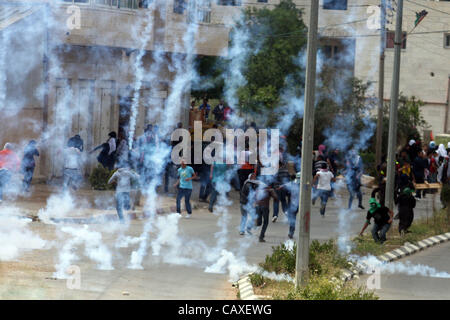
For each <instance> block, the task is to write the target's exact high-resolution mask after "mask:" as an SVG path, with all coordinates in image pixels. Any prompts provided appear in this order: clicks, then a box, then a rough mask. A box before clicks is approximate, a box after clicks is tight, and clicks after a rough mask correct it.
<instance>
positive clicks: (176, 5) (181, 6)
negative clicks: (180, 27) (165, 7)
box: [173, 0, 186, 14]
mask: <svg viewBox="0 0 450 320" xmlns="http://www.w3.org/2000/svg"><path fill="white" fill-rule="evenodd" d="M184 10H186V1H185V0H174V2H173V13H177V14H183V13H184Z"/></svg>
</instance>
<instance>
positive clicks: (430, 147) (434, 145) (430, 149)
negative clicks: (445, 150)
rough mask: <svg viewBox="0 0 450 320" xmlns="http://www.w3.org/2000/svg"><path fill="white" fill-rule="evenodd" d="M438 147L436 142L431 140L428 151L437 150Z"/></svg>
mask: <svg viewBox="0 0 450 320" xmlns="http://www.w3.org/2000/svg"><path fill="white" fill-rule="evenodd" d="M436 149H437V146H436V142H434V141H430V144H429V145H428V151H430V152H432V151H435V150H436Z"/></svg>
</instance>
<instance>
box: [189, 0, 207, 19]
mask: <svg viewBox="0 0 450 320" xmlns="http://www.w3.org/2000/svg"><path fill="white" fill-rule="evenodd" d="M188 22H195V23H199V22H200V23H211V0H196V1H194V0H191V1H189V3H188Z"/></svg>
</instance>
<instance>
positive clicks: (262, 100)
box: [192, 0, 307, 112]
mask: <svg viewBox="0 0 450 320" xmlns="http://www.w3.org/2000/svg"><path fill="white" fill-rule="evenodd" d="M302 15H303V11H302V10H301V9H298V8H297V7H296V6H295V4H294V3H293V2H292V0H281V2H280V3H279V4H278V5H276V6H275V7H274V8H273V9H268V8H261V9H257V8H254V7H250V8H247V9H245V10H244V11H243V18H242V19H241V20H239V21H238V22H237V23H236V24H235V25H234V26H233V28H232V29H231V31H230V35H231V36H230V38H231V39H233V36H232V35H233V34H235V33H239V32H240V31H243V30H244V31H245V32H246V33H248V34H249V35H250V36H249V41H248V42H247V43H246V48H247V49H249V50H250V52H251V54H250V55H249V58H248V61H247V63H246V64H245V66H246V67H245V70H243V75H244V77H245V80H246V85H245V86H243V87H241V88H239V89H238V90H237V95H238V98H239V108H240V109H241V110H244V111H246V112H258V111H261V109H269V110H271V109H274V108H275V107H276V106H277V104H278V102H279V99H280V93H281V91H282V90H283V88H285V87H286V79H288V78H289V79H291V82H292V83H295V85H296V86H297V87H298V88H299V94H300V91H301V90H302V88H303V87H304V76H303V72H302V71H303V67H302V66H301V65H299V64H298V63H297V62H296V61H295V58H296V57H297V56H298V55H299V53H300V52H301V51H302V50H304V49H305V46H306V39H307V38H306V35H307V28H306V26H305V24H304V23H303V20H302ZM232 41H233V40H231V41H230V44H229V45H230V46H232V45H233V42H232ZM230 62H231V61H229V60H227V58H221V57H197V59H196V67H197V71H198V73H199V75H200V78H201V81H199V82H198V83H194V84H193V85H192V88H193V91H192V94H193V95H194V96H195V97H203V96H204V95H207V96H208V97H210V98H219V97H220V96H221V95H222V94H223V87H224V80H223V74H224V71H225V70H227V68H229V64H230ZM225 81H226V80H225Z"/></svg>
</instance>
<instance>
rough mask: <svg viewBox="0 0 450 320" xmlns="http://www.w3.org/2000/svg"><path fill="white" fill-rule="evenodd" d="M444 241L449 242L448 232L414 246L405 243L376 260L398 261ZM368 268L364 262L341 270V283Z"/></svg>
mask: <svg viewBox="0 0 450 320" xmlns="http://www.w3.org/2000/svg"><path fill="white" fill-rule="evenodd" d="M446 241H450V232H447V233H444V234H441V235H438V236H432V237H430V238H428V239H424V240H420V241H418V242H417V245H416V244H412V243H409V242H406V243H405V244H404V245H403V246H401V247H400V248H397V249H394V250H392V251H389V252H386V253H384V254H382V255H380V256H377V257H376V258H377V259H378V260H380V261H384V262H386V263H387V262H392V261H396V260H399V259H401V258H404V257H406V256H410V255H413V254H414V253H416V252H419V251H421V250H424V249H426V248H429V247H433V246H435V245H437V244H439V243H443V242H446ZM368 267H369V266H368V265H366V264H365V263H364V262H359V263H358V264H357V265H356V266H354V267H352V268H350V269H343V270H342V276H341V280H342V281H344V282H345V281H349V280H351V279H353V278H354V277H355V276H358V275H360V274H363V273H364V270H366V269H367V268H368Z"/></svg>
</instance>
